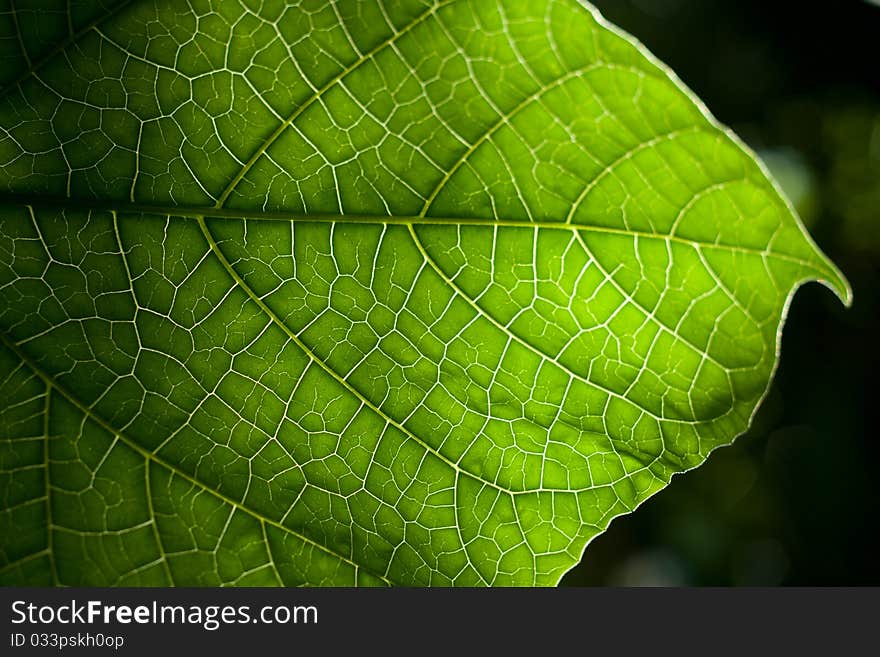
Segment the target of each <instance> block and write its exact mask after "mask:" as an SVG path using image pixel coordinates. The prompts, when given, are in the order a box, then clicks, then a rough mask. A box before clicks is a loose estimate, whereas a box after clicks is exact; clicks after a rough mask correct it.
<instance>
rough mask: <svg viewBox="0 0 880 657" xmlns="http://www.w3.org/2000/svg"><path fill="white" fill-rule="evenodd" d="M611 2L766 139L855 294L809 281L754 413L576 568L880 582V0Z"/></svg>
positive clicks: (743, 127)
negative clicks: (879, 416) (738, 433)
mask: <svg viewBox="0 0 880 657" xmlns="http://www.w3.org/2000/svg"><path fill="white" fill-rule="evenodd" d="M594 4H595V5H596V6H597V7H598V8H599V9H600V10H601V11H602V13H603V14H604V15H605V16H606V18H608V19H609V20H610V21H612V22H613V23H616V24H617V25H619V26H620V27H622V28H623V29H625V30H627V31H628V32H630V33H631V34H634V35H635V36H636V37H637V38H638V39H639V40H641V41H642V42H643V43H644V44H645V45H646V46H647V47H648V48H649V49H650V50H651V51H652V52H653V53H654V54H655V55H657V56H658V57H659V58H660V59H662V60H663V61H664V62H666V63H667V64H668V65H670V66H671V67H672V69H673V70H674V71H676V72H677V74H678V75H679V77H681V78H682V80H683V81H684V82H685V84H687V85H688V86H689V87H690V88H691V89H692V90H693V91H694V92H696V94H697V95H698V96H699V97H700V98H702V99H703V101H704V102H705V103H706V105H708V107H709V109H710V110H711V111H712V112H713V113H714V114H715V116H716V117H717V118H718V119H719V120H720V121H722V122H723V123H725V124H727V125H729V126H730V127H732V128H733V129H734V131H736V132H737V133H738V134H739V135H740V136H741V137H742V138H743V139H745V141H746V142H748V144H749V145H750V146H752V148H754V149H756V150H757V151H758V152H759V153H760V154H761V156H762V157H763V158H764V159H765V161H766V162H767V164H768V166H770V168H771V170H772V171H773V172H774V174H775V175H776V177H777V179H778V180H779V181H780V183H781V184H782V186H783V188H784V189H785V190H786V192H787V193H788V195H789V196H790V197H791V198H792V200H793V201H794V203H795V205H796V206H797V208H798V210H799V212H800V214H801V216H802V218H803V220H804V222H805V223H806V225H807V227H808V228H809V230H810V232H811V233H812V235H813V236H814V237H815V239H816V241H817V242H818V244H819V245H820V247H821V248H822V249H823V250H824V251H825V253H827V254H828V255H829V256H830V257H831V259H832V260H834V262H835V263H837V265H838V266H839V267H840V268H841V269H842V270H843V272H844V274H845V275H846V276H847V277H848V278H849V281H850V283H851V284H852V286H853V290H854V293H855V302H854V305H853V307H852V308H851V309H850V310H846V309H844V308H843V306H842V305H841V304H840V303H839V302H838V301H837V299H836V298H835V297H834V296H833V295H832V293H831V292H829V291H828V290H827V289H825V288H824V287H822V286H819V285H809V286H807V287H805V288H803V289H802V290H801V291H800V292H799V293H798V294H797V296H796V297H795V300H794V303H793V304H792V307H791V312H790V314H789V318H788V322H787V324H786V327H785V331H784V333H783V339H782V360H781V363H780V367H779V370H778V372H777V376H776V379H775V381H774V383H773V386H772V389H771V391H770V394H769V395H768V397H767V399H766V400H765V402H764V404H763V406H762V408H761V410H760V411H759V412H758V416H757V418H756V421H755V423H754V425H753V427H752V429H751V430H750V431H749V432H748V433H747V434H745V435H744V436H742V437H740V438H739V439H737V441H736V443H735V444H734V445H733V446H732V447H728V448H723V449H720V450H718V451H717V452H715V453H714V454H713V455H712V456H711V457H710V458H709V460H708V461H707V462H706V464H705V465H703V466H702V467H701V468H699V469H698V470H696V471H694V472H691V473H689V474H686V475H681V476H679V477H676V478H675V479H674V480H673V482H672V483H671V484H670V485H669V487H668V488H667V489H665V490H664V491H663V492H661V493H659V494H658V495H656V496H655V497H653V498H652V499H650V500H649V501H647V502H646V503H645V504H644V505H643V506H642V507H641V508H640V509H639V510H638V511H637V512H636V513H635V514H632V515H628V516H623V517H620V518H618V519H616V520H614V521H613V522H612V524H611V527H610V528H609V530H608V531H607V532H606V533H605V534H603V535H601V536H600V537H598V538H597V539H596V540H594V542H593V543H592V544H591V545H590V546H589V548H588V549H587V552H586V556H585V558H584V561H583V563H581V564H580V565H579V566H578V567H576V568H575V569H574V570H572V571H571V572H570V573H568V575H567V576H566V577H565V579H564V580H563V584H568V585H651V584H661V585H721V586H728V585H771V586H772V585H780V584H782V585H862V584H865V585H868V584H871V585H877V584H880V567H878V562H880V550H878V548H880V541H878V540H877V537H878V531H877V523H878V521H880V477H878V476H876V475H875V472H876V471H877V469H878V468H880V444H878V440H877V431H876V430H875V429H874V422H873V421H872V420H871V418H870V417H869V416H870V415H871V414H870V413H869V409H870V408H872V407H873V405H874V404H877V403H878V402H877V401H875V395H876V393H875V392H874V390H877V389H880V387H878V386H872V384H873V383H874V380H875V378H876V377H877V376H878V375H880V367H878V366H880V348H878V344H877V343H878V340H880V306H878V301H880V296H878V283H880V266H878V262H880V70H878V66H880V6H878V4H880V3H878V2H876V1H875V2H871V1H868V0H838V1H836V2H830V3H824V4H821V5H810V4H809V3H807V4H804V3H795V2H780V1H778V0H777V1H775V2H774V1H773V0H596V1H595V2H594Z"/></svg>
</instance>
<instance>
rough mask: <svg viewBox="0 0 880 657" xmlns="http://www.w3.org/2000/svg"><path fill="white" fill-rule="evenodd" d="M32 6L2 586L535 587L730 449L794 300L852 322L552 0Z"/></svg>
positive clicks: (3, 379)
mask: <svg viewBox="0 0 880 657" xmlns="http://www.w3.org/2000/svg"><path fill="white" fill-rule="evenodd" d="M27 4H28V3H16V4H15V6H11V8H8V9H7V10H5V11H3V12H0V83H2V85H3V86H2V91H0V204H2V205H0V338H2V340H0V500H2V510H0V582H2V583H3V584H7V585H10V584H28V585H51V584H65V585H117V584H118V585H170V584H174V585H221V584H223V585H273V584H276V585H277V584H282V585H297V584H309V585H355V584H357V585H361V584H366V585H375V584H401V585H448V584H454V585H549V584H555V583H557V582H558V581H559V579H560V577H561V576H562V575H563V574H564V573H565V572H566V571H567V570H568V569H569V568H571V567H572V566H573V565H574V564H576V563H577V562H578V561H579V560H580V559H581V557H582V554H583V552H584V549H585V546H586V545H587V543H588V542H589V541H590V539H591V538H593V537H594V536H596V535H597V534H598V533H600V532H602V531H603V530H604V529H605V528H606V527H607V525H608V523H609V522H610V521H611V519H612V518H613V517H614V516H616V515H618V514H621V513H626V512H629V511H632V510H633V509H634V508H635V507H636V506H638V505H639V504H640V503H641V502H642V501H644V500H645V499H646V498H647V497H649V496H651V495H652V494H654V493H656V492H657V491H659V490H660V489H662V488H663V487H664V486H665V485H666V484H667V483H668V482H669V480H670V478H671V477H672V476H673V475H674V474H676V473H679V472H683V471H685V470H688V469H691V468H693V467H695V466H697V465H699V464H700V463H702V462H703V461H704V460H705V459H706V457H707V456H708V454H709V453H710V452H711V451H712V450H713V449H715V448H716V447H718V446H720V445H726V444H729V443H730V442H731V441H732V440H733V439H734V438H735V437H736V436H737V435H738V434H740V433H742V432H743V431H744V430H745V429H746V428H747V427H748V425H749V421H750V418H751V416H752V414H753V412H754V411H755V408H756V406H757V405H758V403H759V402H760V400H761V398H762V396H763V395H764V392H765V391H766V389H767V387H768V384H769V381H770V378H771V376H772V374H773V371H774V368H775V366H776V362H777V350H778V344H779V336H780V329H781V326H782V322H783V319H784V317H785V311H786V308H787V304H788V302H789V300H790V298H791V296H792V294H793V292H794V291H795V290H796V289H797V287H798V286H799V285H801V284H802V283H804V282H806V281H810V280H820V281H822V282H824V283H826V284H827V285H828V286H829V287H831V288H832V289H833V290H835V291H836V292H837V294H838V295H839V296H840V297H841V298H842V299H844V300H845V301H847V302H848V301H849V297H850V292H849V289H848V286H847V283H846V282H845V280H844V279H843V278H842V276H841V275H840V274H839V273H838V272H837V270H836V269H835V268H834V267H833V265H832V264H830V262H829V261H828V260H827V259H826V258H825V257H824V256H823V255H822V254H821V253H820V252H819V251H818V249H817V248H816V246H815V245H814V244H813V243H812V241H811V240H810V238H809V237H808V235H807V234H806V232H805V231H804V229H803V227H802V226H801V224H800V223H799V221H798V219H797V217H796V216H795V215H794V213H793V211H792V209H791V207H790V206H789V204H788V203H787V201H785V200H784V199H783V198H782V197H781V195H780V193H779V191H778V189H777V188H776V187H775V185H774V183H773V182H771V181H770V180H769V179H768V176H767V173H766V172H765V171H764V170H763V169H762V167H761V165H760V164H758V163H757V162H756V161H755V159H754V158H753V156H751V155H750V154H749V153H748V152H747V151H746V150H744V148H743V146H742V145H741V144H740V142H739V141H738V140H737V139H736V138H735V137H734V136H733V135H731V134H730V133H729V132H728V131H726V130H725V129H724V128H722V127H720V126H719V125H718V124H717V123H716V122H715V121H714V120H713V119H712V118H711V117H710V116H709V115H708V113H707V111H706V110H705V109H704V108H703V107H702V105H701V104H700V103H699V102H698V101H696V100H695V99H694V97H693V96H692V95H691V94H690V93H689V92H688V91H687V90H686V89H685V88H684V87H683V86H682V84H681V83H680V82H679V81H678V80H677V79H676V78H675V77H674V76H673V75H672V74H671V73H670V72H669V71H668V70H666V69H665V68H664V67H663V66H662V65H660V64H659V63H657V62H656V61H655V60H654V59H653V58H652V57H651V56H650V55H649V54H648V53H647V52H646V51H645V50H644V49H643V48H642V47H641V46H640V45H639V44H637V43H636V42H635V41H633V40H632V39H631V38H629V37H628V36H626V35H623V34H621V33H620V32H618V31H616V30H615V29H614V28H612V27H610V26H609V25H607V24H606V23H604V22H603V21H602V19H601V18H600V17H599V16H598V15H597V13H596V12H595V11H594V10H593V9H592V8H591V7H589V6H588V5H585V4H582V3H579V2H577V1H576V0H530V1H523V0H445V1H441V2H427V0H424V1H419V0H384V1H383V0H372V1H368V0H362V1H361V0H338V1H337V2H325V1H324V0H308V1H307V0H304V1H303V2H300V3H294V4H290V3H287V2H282V1H281V0H262V1H259V2H258V1H256V0H241V2H227V1H225V0H224V1H223V2H220V1H219V0H189V1H188V2H181V1H179V0H133V1H128V2H114V1H111V0H103V1H101V2H98V1H95V2H89V1H87V0H80V1H78V2H62V1H61V0H56V1H49V0H47V1H46V2H44V3H41V6H40V8H39V10H38V9H28V8H27ZM42 5H47V6H48V8H47V7H44V6H42ZM55 5H57V7H56V8H55V10H54V11H53V9H52V8H53V6H55Z"/></svg>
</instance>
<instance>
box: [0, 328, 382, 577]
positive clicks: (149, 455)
mask: <svg viewBox="0 0 880 657" xmlns="http://www.w3.org/2000/svg"><path fill="white" fill-rule="evenodd" d="M0 343H2V344H3V346H5V347H6V348H7V349H9V350H10V351H11V352H12V353H14V354H15V355H16V356H17V357H18V358H19V359H20V360H21V361H22V362H23V363H24V364H25V365H27V367H28V368H30V370H31V371H32V372H33V373H34V374H36V375H37V376H38V377H40V379H42V381H43V383H44V384H45V385H46V386H47V387H48V388H50V389H54V390H55V391H56V392H57V393H58V394H60V395H61V396H62V397H64V398H65V399H66V400H67V401H69V402H70V403H71V404H73V405H74V406H75V407H76V408H77V410H79V411H80V412H81V413H82V414H83V415H85V416H86V417H88V418H89V419H90V420H91V421H92V422H94V423H95V424H97V425H98V426H100V427H101V428H102V429H103V430H104V431H106V432H107V433H109V434H110V435H111V436H116V437H117V438H119V440H121V441H122V442H123V443H125V445H126V446H128V447H129V448H131V449H133V450H134V451H135V452H137V453H138V454H140V455H141V456H142V457H144V458H145V459H147V460H148V461H152V462H154V463H156V464H157V465H159V466H161V467H163V468H165V469H166V470H168V471H169V472H172V473H173V474H175V475H177V476H178V477H180V478H182V479H184V480H185V481H187V482H189V483H190V484H192V485H193V486H196V487H198V488H200V489H201V490H204V491H206V492H208V493H210V494H211V495H213V496H214V497H216V498H217V499H219V500H221V501H222V502H225V503H226V504H229V505H231V506H232V507H233V508H235V509H238V510H240V511H242V512H244V513H246V514H247V515H249V516H251V517H252V518H255V519H256V520H257V521H259V522H264V523H266V524H268V525H271V526H272V527H275V528H276V529H279V530H281V531H283V532H285V533H287V534H292V535H293V536H295V537H297V538H298V539H299V540H301V541H303V542H304V543H307V544H309V545H311V546H314V547H316V548H318V549H319V550H321V551H322V552H325V553H327V554H329V555H331V556H333V557H336V558H337V559H340V560H341V561H344V562H345V563H347V564H349V565H351V566H352V567H354V568H355V569H358V568H363V569H364V570H365V571H367V572H369V573H370V574H371V575H373V576H375V577H378V578H379V579H381V580H382V581H383V582H385V583H386V584H388V585H391V582H390V581H389V580H388V579H387V578H386V577H384V576H383V575H380V574H378V573H375V572H373V571H371V570H370V569H368V568H366V567H365V566H364V565H363V564H359V563H357V562H355V561H352V560H351V559H349V558H348V557H345V556H343V555H341V554H339V553H338V552H336V551H335V550H333V549H331V548H329V547H327V546H326V545H321V544H320V543H318V542H316V541H314V540H312V539H310V538H308V537H307V536H304V535H302V534H300V533H299V532H297V531H296V530H294V529H291V528H290V527H286V526H285V525H282V524H281V523H280V522H277V521H276V520H273V519H271V518H267V517H265V516H262V515H260V514H259V513H257V512H256V511H253V510H252V509H249V508H247V507H246V506H244V505H243V504H242V503H241V502H239V501H237V500H234V499H232V498H231V497H229V496H227V495H225V494H224V493H221V492H220V491H218V490H216V489H214V488H212V487H210V486H208V485H207V484H206V483H204V482H202V481H200V480H198V479H196V478H195V477H193V476H192V475H190V474H189V473H187V472H184V471H183V470H181V469H180V468H178V467H177V466H175V465H174V464H172V463H169V462H168V461H166V460H165V459H163V458H162V457H161V456H159V455H158V454H154V453H153V452H151V451H149V450H148V449H146V448H144V447H143V446H141V445H140V444H139V443H138V442H137V441H135V440H133V439H132V438H129V437H128V436H126V435H125V434H123V433H122V432H120V431H119V430H118V429H116V428H114V427H113V426H112V425H111V424H110V423H108V422H107V421H106V420H104V418H102V417H101V416H99V415H98V414H97V413H95V411H94V410H93V409H91V408H89V407H88V406H86V405H85V404H84V403H83V402H82V401H80V400H79V399H78V398H77V397H76V396H75V395H73V393H71V392H70V391H69V390H67V389H66V388H65V387H64V386H62V385H61V384H59V383H58V381H56V380H55V379H54V378H52V377H51V376H50V375H49V374H48V373H47V372H45V371H44V370H43V368H42V367H40V366H39V365H38V364H37V363H36V362H35V361H34V360H33V359H32V358H31V357H30V356H28V355H27V354H26V353H25V352H24V351H23V350H22V349H21V348H20V347H19V346H18V345H17V344H15V343H14V342H13V341H12V340H10V339H9V338H8V337H7V336H6V335H4V334H3V333H0ZM151 520H153V521H154V520H155V519H154V518H153V519H151Z"/></svg>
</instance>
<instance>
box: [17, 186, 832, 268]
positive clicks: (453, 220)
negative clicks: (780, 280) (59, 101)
mask: <svg viewBox="0 0 880 657" xmlns="http://www.w3.org/2000/svg"><path fill="white" fill-rule="evenodd" d="M3 204H6V205H11V206H18V207H26V208H30V209H39V208H41V207H42V208H51V209H61V210H79V211H84V212H88V211H102V212H115V213H117V214H123V215H124V214H152V215H159V216H167V217H180V218H181V219H192V220H194V221H198V220H199V219H200V218H205V219H239V220H242V221H245V220H246V221H277V222H287V223H290V222H298V223H348V224H362V225H380V226H384V225H388V226H477V227H480V226H483V227H490V228H526V229H534V228H541V229H546V230H564V231H568V232H575V231H582V232H588V233H598V234H604V235H616V236H622V237H638V238H639V239H655V240H662V241H664V242H672V243H674V244H683V245H685V246H688V247H691V248H696V249H704V248H705V249H718V250H722V251H731V252H733V253H744V254H752V255H756V256H760V257H762V258H773V259H776V260H782V261H785V262H790V263H793V264H797V265H800V266H803V267H807V268H809V269H810V270H812V271H814V272H817V273H821V274H822V275H828V272H826V271H825V270H823V269H822V268H821V267H820V266H818V265H817V263H815V262H811V261H809V260H804V259H802V258H798V257H796V256H792V255H788V254H785V253H779V252H776V251H770V250H767V249H756V248H753V247H748V246H739V245H734V244H724V243H723V242H707V241H703V240H695V239H689V238H686V237H681V236H679V235H666V234H663V233H649V232H646V231H639V230H629V229H626V228H614V227H611V226H595V225H588V224H576V223H565V222H564V221H547V220H539V221H530V220H528V219H509V218H504V217H501V218H492V217H435V216H420V215H417V214H412V215H395V216H386V215H375V214H363V213H352V214H329V213H328V214H297V213H294V212H285V211H280V210H279V211H272V210H266V211H263V210H245V209H238V208H228V207H224V208H217V207H196V206H174V205H161V204H156V205H154V204H151V203H130V202H126V201H104V200H100V199H81V198H74V199H71V198H66V197H61V196H40V195H36V194H7V195H3V196H0V206H2V205H3Z"/></svg>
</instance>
